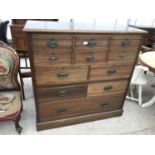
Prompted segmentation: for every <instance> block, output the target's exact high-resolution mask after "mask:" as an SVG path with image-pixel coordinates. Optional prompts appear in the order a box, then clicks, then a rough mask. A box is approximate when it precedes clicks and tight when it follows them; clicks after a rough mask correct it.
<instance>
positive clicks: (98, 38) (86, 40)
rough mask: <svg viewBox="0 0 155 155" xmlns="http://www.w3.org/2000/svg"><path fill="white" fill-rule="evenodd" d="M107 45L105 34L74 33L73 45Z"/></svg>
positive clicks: (88, 46)
mask: <svg viewBox="0 0 155 155" xmlns="http://www.w3.org/2000/svg"><path fill="white" fill-rule="evenodd" d="M107 45H108V36H105V35H103V36H102V35H76V36H75V47H77V48H78V47H79V48H80V47H86V48H91V47H105V48H107Z"/></svg>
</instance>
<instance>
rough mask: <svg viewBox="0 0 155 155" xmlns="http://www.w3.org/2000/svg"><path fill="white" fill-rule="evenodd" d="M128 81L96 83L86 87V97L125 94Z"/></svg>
mask: <svg viewBox="0 0 155 155" xmlns="http://www.w3.org/2000/svg"><path fill="white" fill-rule="evenodd" d="M127 85H128V80H121V81H109V82H98V83H92V84H89V85H88V93H87V96H98V95H103V94H112V93H115V92H125V90H126V89H127Z"/></svg>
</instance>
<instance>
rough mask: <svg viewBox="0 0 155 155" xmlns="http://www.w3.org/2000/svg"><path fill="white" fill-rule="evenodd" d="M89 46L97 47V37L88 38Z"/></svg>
mask: <svg viewBox="0 0 155 155" xmlns="http://www.w3.org/2000/svg"><path fill="white" fill-rule="evenodd" d="M88 46H89V47H95V46H96V40H95V39H89V40H88Z"/></svg>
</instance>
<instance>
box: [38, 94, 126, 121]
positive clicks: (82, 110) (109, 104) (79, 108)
mask: <svg viewBox="0 0 155 155" xmlns="http://www.w3.org/2000/svg"><path fill="white" fill-rule="evenodd" d="M123 96H124V94H122V93H119V94H115V95H112V96H99V97H89V98H85V99H77V100H70V101H63V102H60V101H59V102H52V101H47V102H44V104H39V105H38V113H39V121H41V122H44V121H52V120H57V119H63V118H69V117H74V116H82V115H83V116H84V115H87V114H93V113H100V112H107V111H113V110H120V109H121V108H122V105H123Z"/></svg>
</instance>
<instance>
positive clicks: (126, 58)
mask: <svg viewBox="0 0 155 155" xmlns="http://www.w3.org/2000/svg"><path fill="white" fill-rule="evenodd" d="M137 54H138V51H137V50H135V51H133V50H131V51H130V50H117V49H114V50H111V51H110V55H109V58H108V62H122V63H127V62H130V63H134V62H135V60H136V57H137Z"/></svg>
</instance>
